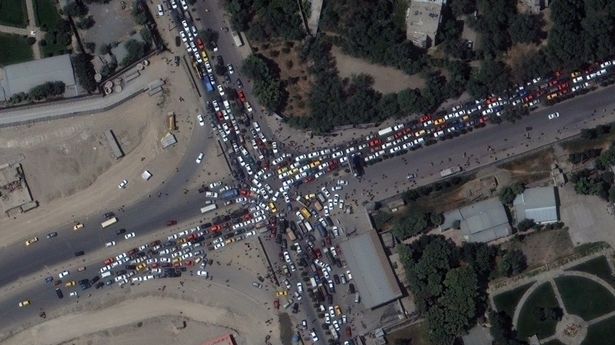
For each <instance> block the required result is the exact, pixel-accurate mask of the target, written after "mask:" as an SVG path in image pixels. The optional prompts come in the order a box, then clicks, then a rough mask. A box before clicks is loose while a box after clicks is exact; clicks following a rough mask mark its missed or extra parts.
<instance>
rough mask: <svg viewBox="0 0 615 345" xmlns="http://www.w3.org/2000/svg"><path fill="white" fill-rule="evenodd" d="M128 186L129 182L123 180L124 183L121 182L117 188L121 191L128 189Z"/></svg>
mask: <svg viewBox="0 0 615 345" xmlns="http://www.w3.org/2000/svg"><path fill="white" fill-rule="evenodd" d="M127 185H128V181H127V180H122V182H120V184H119V185H117V187H118V188H119V189H124V188H126V186H127Z"/></svg>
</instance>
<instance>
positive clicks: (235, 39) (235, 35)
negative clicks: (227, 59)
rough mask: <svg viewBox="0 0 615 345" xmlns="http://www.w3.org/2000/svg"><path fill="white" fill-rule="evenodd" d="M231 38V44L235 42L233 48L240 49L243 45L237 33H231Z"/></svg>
mask: <svg viewBox="0 0 615 345" xmlns="http://www.w3.org/2000/svg"><path fill="white" fill-rule="evenodd" d="M231 36H233V42H235V47H241V46H242V45H243V41H242V40H241V35H240V34H239V32H237V31H234V30H233V31H231Z"/></svg>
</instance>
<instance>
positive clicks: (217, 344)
mask: <svg viewBox="0 0 615 345" xmlns="http://www.w3.org/2000/svg"><path fill="white" fill-rule="evenodd" d="M203 345H236V343H235V339H234V338H233V335H232V334H227V335H223V336H221V337H218V338H215V339H212V340H209V341H206V342H204V343H203Z"/></svg>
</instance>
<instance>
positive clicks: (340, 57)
mask: <svg viewBox="0 0 615 345" xmlns="http://www.w3.org/2000/svg"><path fill="white" fill-rule="evenodd" d="M331 53H332V54H333V56H334V57H335V61H336V65H337V70H338V72H339V75H340V77H341V78H350V77H351V76H352V75H353V74H360V73H364V74H368V75H370V76H372V77H373V78H374V89H376V90H378V91H380V92H382V93H392V92H398V91H401V90H403V89H407V88H413V89H414V88H422V87H423V86H425V81H424V80H423V79H422V78H421V77H419V76H418V75H413V76H409V75H407V74H406V73H404V72H403V71H400V70H398V69H395V68H392V67H386V66H382V65H375V64H371V63H369V62H367V61H365V60H363V59H358V58H355V57H352V56H349V55H346V54H344V53H342V49H341V48H339V47H336V46H333V47H332V49H331Z"/></svg>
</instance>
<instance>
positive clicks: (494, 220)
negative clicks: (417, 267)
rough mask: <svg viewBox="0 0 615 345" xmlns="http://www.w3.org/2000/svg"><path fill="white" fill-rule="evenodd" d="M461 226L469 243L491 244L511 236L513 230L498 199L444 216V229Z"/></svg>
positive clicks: (469, 206)
mask: <svg viewBox="0 0 615 345" xmlns="http://www.w3.org/2000/svg"><path fill="white" fill-rule="evenodd" d="M456 223H458V224H459V228H460V229H461V233H462V235H463V239H464V240H465V241H467V242H491V241H493V240H496V239H498V238H502V237H506V236H509V235H510V234H511V233H512V228H511V226H510V223H509V221H508V215H507V214H506V209H504V206H503V205H502V203H501V202H500V200H499V199H498V198H491V199H487V200H483V201H479V202H477V203H474V204H471V205H468V206H464V207H461V208H459V209H456V210H453V211H449V212H447V213H445V214H444V223H443V224H442V226H441V228H442V229H448V228H451V227H453V226H455V225H456Z"/></svg>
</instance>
